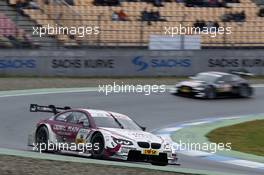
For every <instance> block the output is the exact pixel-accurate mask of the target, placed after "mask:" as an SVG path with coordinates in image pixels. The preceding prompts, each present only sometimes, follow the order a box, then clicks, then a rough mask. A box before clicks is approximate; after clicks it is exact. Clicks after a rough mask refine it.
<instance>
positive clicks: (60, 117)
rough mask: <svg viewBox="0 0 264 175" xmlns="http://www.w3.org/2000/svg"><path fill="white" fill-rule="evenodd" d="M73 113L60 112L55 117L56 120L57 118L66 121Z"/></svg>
mask: <svg viewBox="0 0 264 175" xmlns="http://www.w3.org/2000/svg"><path fill="white" fill-rule="evenodd" d="M71 115H72V112H65V113H63V114H59V115H58V116H57V117H56V118H55V120H57V121H61V122H66V120H67V118H68V117H69V116H71Z"/></svg>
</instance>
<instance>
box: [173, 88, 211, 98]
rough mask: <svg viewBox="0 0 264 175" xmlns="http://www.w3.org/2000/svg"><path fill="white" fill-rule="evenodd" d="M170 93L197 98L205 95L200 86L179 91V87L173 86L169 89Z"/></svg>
mask: <svg viewBox="0 0 264 175" xmlns="http://www.w3.org/2000/svg"><path fill="white" fill-rule="evenodd" d="M170 93H172V94H176V95H183V96H191V97H197V98H205V97H206V93H205V89H201V88H190V90H188V91H181V90H180V87H174V88H171V89H170Z"/></svg>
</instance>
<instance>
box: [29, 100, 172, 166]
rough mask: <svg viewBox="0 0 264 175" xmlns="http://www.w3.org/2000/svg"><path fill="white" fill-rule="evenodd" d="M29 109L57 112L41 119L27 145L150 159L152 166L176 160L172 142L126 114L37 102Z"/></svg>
mask: <svg viewBox="0 0 264 175" xmlns="http://www.w3.org/2000/svg"><path fill="white" fill-rule="evenodd" d="M30 111H31V112H49V113H53V114H54V115H53V116H52V117H50V118H48V119H44V120H41V121H39V122H38V123H37V124H36V126H35V129H34V130H33V132H32V133H31V134H30V135H29V138H28V145H29V146H34V148H36V149H35V150H38V151H39V150H42V151H48V152H62V153H64V152H66V153H69V152H70V153H76V154H78V155H80V154H81V155H83V156H88V157H92V158H97V159H116V160H129V161H140V162H150V163H151V164H153V165H167V164H176V162H177V156H176V153H175V150H173V146H172V144H171V143H170V141H167V140H166V139H164V138H162V137H160V136H157V135H154V134H152V133H149V132H146V131H145V128H144V127H141V126H139V125H138V124H137V123H136V122H135V121H133V120H132V119H130V118H129V117H128V116H126V115H123V114H119V113H116V112H109V111H103V110H94V109H71V108H70V107H55V106H54V105H49V106H40V105H37V104H31V105H30ZM61 144H64V145H63V149H62V148H61V147H58V145H61ZM65 144H66V146H65ZM86 144H90V145H89V148H87V147H85V146H84V145H86ZM54 145H56V147H54ZM69 145H71V146H72V145H75V147H71V146H69ZM76 145H77V146H76ZM79 145H82V147H79ZM51 148H53V150H51ZM54 148H55V149H54ZM72 148H74V149H72ZM76 148H77V149H76ZM83 148H85V149H83ZM81 150H82V151H81ZM83 150H84V151H83Z"/></svg>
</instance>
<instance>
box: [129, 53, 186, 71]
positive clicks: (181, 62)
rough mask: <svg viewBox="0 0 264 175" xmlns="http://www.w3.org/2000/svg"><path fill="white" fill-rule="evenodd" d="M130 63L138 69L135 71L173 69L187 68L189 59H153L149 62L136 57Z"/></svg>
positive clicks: (141, 57)
mask: <svg viewBox="0 0 264 175" xmlns="http://www.w3.org/2000/svg"><path fill="white" fill-rule="evenodd" d="M132 63H133V64H134V65H135V66H137V67H138V69H137V71H143V70H146V69H148V68H149V67H151V68H155V69H157V68H175V67H183V68H187V67H190V66H191V60H190V59H172V58H169V59H158V58H153V59H150V60H144V57H143V56H136V57H135V58H133V59H132Z"/></svg>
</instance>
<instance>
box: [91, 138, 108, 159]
mask: <svg viewBox="0 0 264 175" xmlns="http://www.w3.org/2000/svg"><path fill="white" fill-rule="evenodd" d="M91 143H92V145H93V149H92V152H91V153H92V157H93V158H95V159H102V158H104V151H105V148H104V137H103V135H102V134H101V133H96V134H95V135H94V136H93V137H92V139H91Z"/></svg>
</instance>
